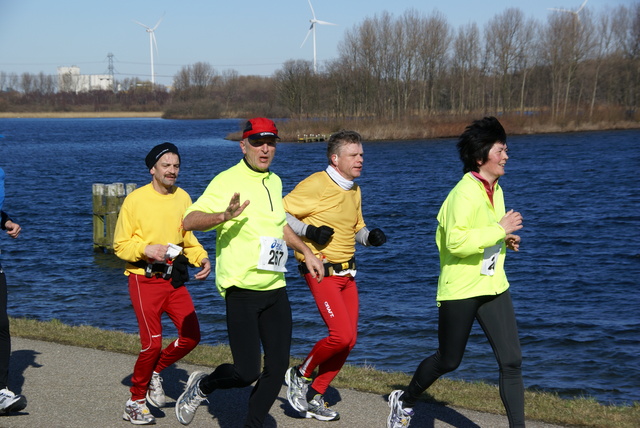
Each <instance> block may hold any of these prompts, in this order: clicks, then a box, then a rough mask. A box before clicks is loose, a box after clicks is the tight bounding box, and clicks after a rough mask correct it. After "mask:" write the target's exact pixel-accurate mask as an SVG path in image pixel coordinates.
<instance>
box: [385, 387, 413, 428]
mask: <svg viewBox="0 0 640 428" xmlns="http://www.w3.org/2000/svg"><path fill="white" fill-rule="evenodd" d="M403 392H404V391H401V390H399V389H396V390H395V391H392V392H391V394H389V407H390V408H391V411H390V412H389V417H388V418H387V428H405V427H408V426H409V424H410V423H411V417H412V416H413V410H412V409H405V408H403V407H402V401H401V400H400V396H401V395H402V393H403Z"/></svg>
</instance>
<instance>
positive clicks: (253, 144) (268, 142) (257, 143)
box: [249, 139, 276, 147]
mask: <svg viewBox="0 0 640 428" xmlns="http://www.w3.org/2000/svg"><path fill="white" fill-rule="evenodd" d="M249 144H251V147H262V146H264V145H265V144H266V145H268V146H269V147H275V146H276V140H251V139H250V140H249Z"/></svg>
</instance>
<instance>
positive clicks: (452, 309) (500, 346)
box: [387, 117, 524, 428]
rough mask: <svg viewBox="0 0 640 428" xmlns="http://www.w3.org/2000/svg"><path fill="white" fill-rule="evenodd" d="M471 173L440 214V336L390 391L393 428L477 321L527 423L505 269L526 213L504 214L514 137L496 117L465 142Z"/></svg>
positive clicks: (518, 418) (444, 369) (507, 396)
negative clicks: (402, 385)
mask: <svg viewBox="0 0 640 428" xmlns="http://www.w3.org/2000/svg"><path fill="white" fill-rule="evenodd" d="M457 146H458V152H459V154H460V159H461V160H462V162H463V165H464V166H463V171H464V173H465V174H464V176H463V177H462V179H461V180H460V181H459V182H458V184H457V185H456V186H455V187H454V188H453V190H451V192H450V193H449V195H448V196H447V198H446V200H445V201H444V203H443V204H442V207H441V208H440V212H439V213H438V228H437V230H436V244H437V245H438V250H439V252H440V277H439V279H438V292H437V296H436V300H437V302H438V308H439V312H438V342H439V346H438V349H437V350H436V352H435V353H434V354H433V355H431V356H430V357H428V358H426V359H424V360H423V361H422V362H421V363H420V365H419V366H418V368H417V369H416V371H415V374H414V376H413V379H412V380H411V382H410V383H409V386H408V387H407V388H406V389H405V390H396V391H393V392H392V393H391V394H390V395H389V407H390V408H391V411H390V414H389V418H388V420H387V427H388V428H399V427H408V426H409V423H410V421H411V416H413V409H412V407H413V406H414V405H415V403H416V401H417V399H418V397H419V396H420V394H421V393H422V392H423V391H425V390H426V389H427V388H428V387H429V386H431V384H432V383H433V382H435V381H436V379H438V378H439V377H440V376H442V375H443V374H445V373H448V372H451V371H453V370H455V369H457V368H458V366H459V365H460V362H461V361H462V357H463V355H464V350H465V347H466V345H467V340H468V338H469V334H470V332H471V327H472V325H473V322H474V320H476V319H477V320H478V323H479V324H480V326H481V327H482V329H483V331H484V333H485V335H486V336H487V338H488V339H489V343H490V344H491V347H492V348H493V352H494V355H495V356H496V359H497V361H498V366H499V369H500V381H499V387H500V397H501V398H502V402H503V404H504V406H505V409H506V412H507V417H508V420H509V426H510V427H524V385H523V382H522V371H521V362H522V354H521V351H520V340H519V339H518V329H517V326H516V318H515V314H514V310H513V305H512V302H511V296H510V294H509V282H508V281H507V276H506V274H505V272H504V259H505V255H506V249H507V248H510V249H512V250H514V251H518V248H519V245H520V237H519V236H517V235H514V234H513V232H515V231H517V230H519V229H521V228H522V216H521V215H520V213H518V212H514V211H513V210H510V211H508V212H505V205H504V197H503V193H502V188H501V187H500V185H499V184H498V179H499V178H500V177H501V176H502V175H504V167H505V164H506V162H507V159H508V158H509V157H508V156H507V136H506V133H505V131H504V128H503V127H502V125H501V124H500V122H499V121H498V120H497V119H496V118H495V117H485V118H484V119H481V120H476V121H474V122H473V123H472V124H471V125H469V126H468V127H467V128H466V129H465V131H464V133H463V134H462V135H461V136H460V139H459V141H458V145H457Z"/></svg>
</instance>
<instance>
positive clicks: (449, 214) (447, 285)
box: [436, 173, 509, 301]
mask: <svg viewBox="0 0 640 428" xmlns="http://www.w3.org/2000/svg"><path fill="white" fill-rule="evenodd" d="M493 202H494V205H493V206H492V205H491V201H490V200H489V196H488V195H487V192H486V190H485V189H484V185H483V184H482V183H481V182H480V181H479V180H478V179H476V178H475V177H474V176H473V175H472V174H471V173H467V174H465V175H464V176H463V177H462V179H461V180H460V181H459V182H458V184H457V185H456V186H455V187H454V188H453V189H452V190H451V192H449V195H448V196H447V198H446V200H445V201H444V203H443V204H442V207H441V208H440V212H439V213H438V217H437V218H438V228H437V230H436V244H437V246H438V250H439V251H440V277H439V279H438V293H437V296H436V300H437V301H441V300H459V299H467V298H470V297H476V296H486V295H495V294H500V293H502V292H504V291H505V290H507V288H509V282H508V281H507V276H506V274H505V271H504V259H505V255H506V245H505V242H504V238H505V236H506V233H505V230H504V229H503V228H502V226H500V225H499V224H498V221H500V219H502V217H503V216H504V214H505V207H504V195H503V193H502V188H501V187H500V185H499V184H497V183H496V184H495V191H494V194H493ZM494 245H501V248H500V254H499V256H498V259H497V261H496V263H495V271H494V274H493V275H483V274H481V272H480V271H481V267H482V262H483V259H484V252H485V248H489V247H492V246H494Z"/></svg>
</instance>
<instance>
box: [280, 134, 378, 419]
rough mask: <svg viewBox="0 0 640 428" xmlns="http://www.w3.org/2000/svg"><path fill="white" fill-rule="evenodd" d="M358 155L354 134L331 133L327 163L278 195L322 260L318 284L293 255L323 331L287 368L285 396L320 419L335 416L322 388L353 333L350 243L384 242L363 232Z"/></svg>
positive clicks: (355, 322) (354, 308)
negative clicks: (321, 277) (325, 331)
mask: <svg viewBox="0 0 640 428" xmlns="http://www.w3.org/2000/svg"><path fill="white" fill-rule="evenodd" d="M362 156H363V150H362V142H361V137H360V134H358V133H357V132H355V131H340V132H337V133H335V134H333V135H332V136H331V138H330V139H329V141H328V144H327V158H328V163H329V165H328V166H327V168H326V169H325V170H324V171H320V172H316V173H314V174H312V175H310V176H309V177H307V178H306V179H304V180H303V181H301V182H300V183H299V184H298V185H297V186H296V187H295V188H294V189H293V190H292V191H291V193H289V194H288V195H287V196H285V198H284V208H285V211H286V212H287V221H288V223H289V225H290V226H291V228H292V229H293V230H294V231H295V232H296V234H298V235H299V236H301V237H303V241H304V242H305V243H306V244H307V245H308V246H309V248H310V249H311V251H312V252H313V253H314V255H315V256H316V257H319V258H321V259H322V260H323V262H324V267H325V276H324V280H323V281H322V282H320V283H318V282H317V281H315V280H314V278H313V276H312V275H311V274H309V272H308V271H307V270H306V268H305V267H304V257H303V255H302V254H300V253H298V252H296V254H295V255H296V259H297V260H298V261H300V262H301V264H300V272H301V273H302V275H303V276H304V278H305V280H306V282H307V285H308V286H309V289H310V290H311V294H312V295H313V297H314V299H315V302H316V306H317V307H318V310H319V311H320V315H321V316H322V319H323V320H324V322H325V324H326V325H327V328H328V330H329V335H328V336H327V337H325V338H323V339H321V340H320V341H318V342H317V343H316V344H315V346H314V347H313V349H312V350H311V352H310V353H309V355H308V356H307V358H306V359H305V360H304V362H303V363H302V365H300V366H299V367H291V368H290V369H289V370H288V371H287V373H286V375H285V382H286V383H287V399H288V401H289V403H290V404H291V406H292V407H293V408H294V409H295V410H297V411H298V412H300V414H301V415H302V416H304V417H306V418H316V419H318V420H321V421H335V420H337V419H339V418H340V415H339V414H338V412H336V411H334V410H332V409H331V408H329V406H327V405H326V404H325V402H324V393H325V391H326V390H327V388H328V387H329V384H330V383H331V381H332V380H333V379H334V378H335V377H336V375H337V374H338V372H339V371H340V369H341V368H342V366H343V365H344V363H345V361H346V360H347V357H348V356H349V353H350V352H351V349H353V347H354V346H355V344H356V337H357V334H358V289H357V287H356V280H355V276H356V261H355V243H356V242H358V243H360V244H362V245H365V246H369V245H372V246H378V245H382V244H384V243H385V242H386V237H385V235H384V233H383V232H382V230H380V229H373V230H371V231H369V230H368V229H367V228H366V226H365V222H364V219H363V217H362V206H361V194H360V187H359V186H358V185H357V184H355V183H354V180H355V179H356V178H357V177H359V176H360V173H361V172H362V161H363V158H362ZM316 368H317V369H318V373H317V376H316V377H315V379H314V378H312V376H313V372H314V371H315V369H316Z"/></svg>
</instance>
